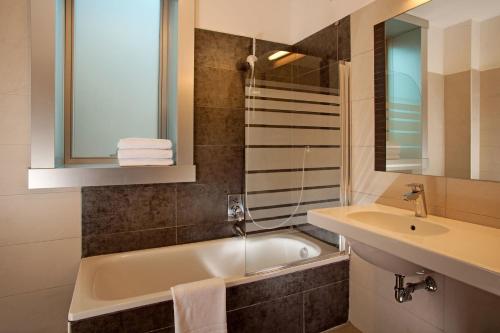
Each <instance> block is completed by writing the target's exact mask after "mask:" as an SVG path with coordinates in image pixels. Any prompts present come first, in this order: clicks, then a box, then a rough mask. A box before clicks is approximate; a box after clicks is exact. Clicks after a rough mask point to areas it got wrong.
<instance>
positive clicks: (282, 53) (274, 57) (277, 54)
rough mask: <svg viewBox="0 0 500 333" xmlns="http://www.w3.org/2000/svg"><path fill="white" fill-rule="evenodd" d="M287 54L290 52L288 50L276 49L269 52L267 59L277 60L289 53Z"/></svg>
mask: <svg viewBox="0 0 500 333" xmlns="http://www.w3.org/2000/svg"><path fill="white" fill-rule="evenodd" d="M289 54H290V52H288V51H276V52H274V53H273V54H271V55H270V56H269V57H267V59H268V60H269V61H274V60H278V59H280V58H283V57H284V56H286V55H289Z"/></svg>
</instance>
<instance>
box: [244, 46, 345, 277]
mask: <svg viewBox="0 0 500 333" xmlns="http://www.w3.org/2000/svg"><path fill="white" fill-rule="evenodd" d="M276 54H277V55H282V56H281V57H278V58H276V57H274V56H273V55H276ZM283 54H284V55H283ZM270 59H274V60H270ZM255 66H256V67H255V73H254V76H253V77H250V75H249V77H250V78H249V79H247V81H246V87H245V89H246V91H245V103H246V133H245V145H246V153H245V175H246V182H245V183H246V189H245V203H246V207H247V210H246V231H247V239H246V271H247V273H254V272H259V271H262V270H267V269H275V268H278V267H283V266H289V265H293V264H295V263H298V262H302V261H304V260H313V259H314V258H318V257H322V256H325V255H334V254H338V253H339V247H340V244H339V243H340V237H339V236H338V235H336V234H334V233H331V232H328V231H325V230H322V229H319V228H316V227H314V226H312V225H310V224H308V223H307V211H308V210H311V209H317V208H326V207H335V206H339V205H341V204H342V201H343V200H341V190H342V188H341V187H342V186H341V185H342V179H343V178H344V177H342V171H343V170H342V160H343V157H342V156H343V150H342V142H343V140H342V125H341V124H342V121H343V119H342V117H341V107H340V103H341V96H340V89H339V64H338V62H330V63H328V64H327V65H326V66H325V63H324V60H323V59H320V58H316V57H312V56H307V55H304V54H298V53H290V52H289V53H287V52H281V53H279V52H277V51H273V52H270V53H269V54H266V55H264V56H260V57H259V61H257V63H256V65H255Z"/></svg>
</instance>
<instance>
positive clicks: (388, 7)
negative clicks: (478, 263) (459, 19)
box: [349, 0, 500, 333]
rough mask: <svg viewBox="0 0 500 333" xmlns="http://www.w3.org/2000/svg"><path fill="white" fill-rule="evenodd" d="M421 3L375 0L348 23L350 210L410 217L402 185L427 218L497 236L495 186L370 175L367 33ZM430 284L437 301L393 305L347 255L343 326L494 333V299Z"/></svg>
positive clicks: (376, 279) (453, 284)
mask: <svg viewBox="0 0 500 333" xmlns="http://www.w3.org/2000/svg"><path fill="white" fill-rule="evenodd" d="M424 2H425V0H418V1H415V0H376V1H375V2H373V3H371V4H370V5H368V6H366V7H365V8H363V9H361V10H359V11H357V12H356V13H354V14H353V15H352V16H351V53H352V78H353V82H352V109H353V110H352V113H353V116H352V118H353V123H352V129H353V147H352V159H353V161H352V163H353V179H352V189H353V198H354V203H370V202H379V203H382V204H386V205H390V206H396V207H401V208H406V209H410V210H411V209H413V207H412V205H411V204H409V203H407V202H405V201H403V200H402V199H401V195H402V193H404V192H405V191H406V190H407V188H406V187H405V184H408V183H413V182H418V183H423V184H424V186H425V188H426V192H427V193H426V194H427V200H428V205H429V209H430V212H431V214H434V215H440V216H447V217H449V218H454V219H458V220H464V221H469V222H472V223H478V224H484V225H489V226H494V227H497V228H500V210H498V205H499V204H500V199H499V198H500V183H493V182H478V181H470V180H460V179H452V178H446V177H431V176H417V175H407V174H406V175H405V174H395V173H387V172H376V171H374V167H373V161H374V133H373V132H374V126H375V124H374V116H373V113H374V112H373V105H374V84H373V83H374V82H373V75H374V74H373V73H374V68H373V57H374V52H373V50H374V47H373V25H374V24H376V23H379V22H382V21H384V20H387V19H388V18H390V17H393V16H396V15H397V14H400V13H401V12H403V11H406V10H408V9H410V8H412V7H414V6H416V5H418V4H421V3H424ZM435 277H436V279H437V281H438V285H439V286H440V289H441V290H440V291H439V292H438V293H437V294H435V295H426V294H425V293H418V294H416V295H415V297H414V301H413V302H411V303H408V304H403V305H399V304H397V303H396V302H395V301H394V300H393V289H392V288H393V283H394V277H393V275H392V274H391V273H388V272H385V271H383V270H381V269H379V268H377V267H374V266H373V265H371V264H368V263H367V262H365V261H363V260H361V259H359V258H358V257H357V256H355V255H353V256H352V260H351V272H350V313H349V319H350V320H351V322H352V323H353V324H354V325H355V326H357V327H358V328H359V329H361V331H363V332H364V333H372V332H415V333H421V332H453V333H462V332H463V333H466V332H467V333H468V332H489V331H491V332H497V331H500V318H498V308H500V298H499V297H497V296H494V295H492V294H488V293H485V292H483V291H480V290H478V289H475V288H472V287H470V286H467V285H464V284H462V283H459V282H457V281H455V280H453V279H450V278H447V277H444V276H442V275H439V274H436V275H435ZM493 325H494V326H493ZM488 326H489V328H490V330H486V329H485V327H488Z"/></svg>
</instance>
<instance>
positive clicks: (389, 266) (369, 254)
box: [347, 239, 430, 276]
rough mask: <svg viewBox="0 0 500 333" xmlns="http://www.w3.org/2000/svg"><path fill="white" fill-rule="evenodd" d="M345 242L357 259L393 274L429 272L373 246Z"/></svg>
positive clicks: (350, 241)
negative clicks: (359, 258)
mask: <svg viewBox="0 0 500 333" xmlns="http://www.w3.org/2000/svg"><path fill="white" fill-rule="evenodd" d="M347 241H348V242H349V245H350V246H351V250H352V251H353V252H354V253H356V254H357V255H358V256H359V257H361V258H363V259H364V260H366V261H368V262H369V263H370V264H373V265H375V266H378V267H380V268H382V269H385V270H386V271H389V272H392V273H394V274H400V275H404V276H413V275H419V274H425V273H429V272H430V270H429V269H426V268H424V267H422V266H420V265H417V264H414V263H412V262H409V261H407V260H404V259H401V258H399V257H396V256H394V255H392V254H389V253H387V252H385V251H381V250H379V249H377V248H374V247H373V246H369V245H366V244H364V243H361V242H358V241H355V240H353V239H348V240H347Z"/></svg>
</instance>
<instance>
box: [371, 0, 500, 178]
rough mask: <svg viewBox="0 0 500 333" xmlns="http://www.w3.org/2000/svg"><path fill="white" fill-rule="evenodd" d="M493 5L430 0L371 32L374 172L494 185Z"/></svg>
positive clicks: (497, 77) (498, 86)
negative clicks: (474, 181) (464, 180)
mask: <svg viewBox="0 0 500 333" xmlns="http://www.w3.org/2000/svg"><path fill="white" fill-rule="evenodd" d="M499 35H500V2H498V1H487V0H480V1H466V0H465V1H447V0H433V1H430V2H427V3H426V4H424V5H421V6H420V7H417V8H415V9H413V10H410V11H408V12H407V13H404V14H402V15H400V16H397V17H394V18H391V19H389V20H387V21H385V22H381V23H379V24H377V25H375V27H374V42H375V53H374V54H375V55H374V57H375V59H374V60H375V77H374V80H375V169H376V170H377V171H388V172H399V173H410V174H422V175H433V176H446V177H452V178H463V179H478V180H489V181H500V131H499V130H498V129H499V128H500V108H499V105H500V46H499V45H500V44H499V43H498V36H499Z"/></svg>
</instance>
